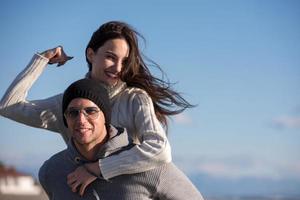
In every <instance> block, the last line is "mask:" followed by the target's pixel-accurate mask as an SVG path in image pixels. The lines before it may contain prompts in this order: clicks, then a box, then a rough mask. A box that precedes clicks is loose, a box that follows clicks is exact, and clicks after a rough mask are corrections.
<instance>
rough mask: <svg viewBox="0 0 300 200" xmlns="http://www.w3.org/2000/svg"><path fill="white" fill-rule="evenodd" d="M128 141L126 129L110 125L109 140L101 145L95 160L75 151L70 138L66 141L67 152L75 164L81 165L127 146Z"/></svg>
mask: <svg viewBox="0 0 300 200" xmlns="http://www.w3.org/2000/svg"><path fill="white" fill-rule="evenodd" d="M129 143H130V142H129V138H128V134H127V132H126V129H123V128H116V127H114V126H112V125H111V126H110V132H109V140H108V141H107V142H106V143H105V144H103V145H102V146H101V148H100V149H99V151H98V153H97V155H96V158H95V160H92V161H91V160H87V159H86V158H84V157H83V156H82V155H81V154H80V152H78V151H77V149H76V147H75V145H74V142H73V140H72V138H71V139H70V140H69V142H68V147H67V153H68V155H69V157H70V158H71V160H72V161H73V162H74V163H75V164H77V165H81V164H84V163H88V162H95V161H96V160H98V159H101V158H104V157H107V156H108V155H110V154H113V153H115V152H117V151H119V150H121V149H122V148H124V147H126V146H128V145H129Z"/></svg>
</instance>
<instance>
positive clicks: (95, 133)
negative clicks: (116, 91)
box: [39, 79, 203, 200]
mask: <svg viewBox="0 0 300 200" xmlns="http://www.w3.org/2000/svg"><path fill="white" fill-rule="evenodd" d="M62 111H63V114H64V123H65V125H66V126H67V127H68V129H69V130H70V132H71V134H72V135H71V139H70V141H69V143H68V147H67V149H65V150H63V151H61V152H59V153H57V154H55V155H54V156H52V157H51V158H50V159H49V160H47V161H46V162H45V163H44V164H43V166H42V167H41V169H40V171H39V179H40V183H41V184H42V186H43V188H44V189H45V191H46V193H47V194H48V196H49V199H54V200H59V199H61V200H62V199H64V200H65V199H72V200H76V199H101V200H103V199H109V200H133V199H136V200H144V199H174V200H177V199H178V200H182V199H185V200H186V199H191V200H197V199H199V200H202V199H203V198H202V196H201V194H200V192H199V191H198V190H197V189H196V188H195V186H194V185H193V184H192V183H191V182H190V181H189V180H188V179H187V177H186V176H185V175H184V174H183V173H182V172H180V171H179V170H178V169H177V168H176V167H175V166H174V165H173V164H172V163H169V164H165V165H162V166H161V167H158V168H155V169H153V170H149V171H146V172H142V173H137V174H128V175H120V176H117V177H114V178H112V179H110V180H105V179H102V178H101V177H96V175H95V176H91V177H93V178H92V179H91V180H90V182H91V184H89V185H88V186H87V187H86V189H85V192H84V195H83V196H82V197H81V196H80V195H78V194H77V193H76V188H77V187H79V186H80V183H78V182H76V181H74V182H72V178H68V181H67V176H68V174H70V173H71V172H72V171H74V170H75V169H76V168H77V167H79V166H83V167H84V166H85V164H87V163H91V162H95V161H97V160H98V159H100V158H104V157H108V156H110V155H113V154H117V153H119V152H121V151H122V150H125V149H128V148H130V147H131V146H132V145H133V144H132V143H131V142H130V140H129V138H128V135H127V133H126V132H125V130H124V129H121V128H115V127H114V126H112V125H110V103H109V98H108V94H107V91H106V89H105V88H104V87H102V86H100V84H99V83H98V82H97V81H95V80H90V79H81V80H79V81H76V82H74V83H73V84H71V85H70V86H69V87H68V88H67V90H66V91H65V92H64V96H63V108H62ZM120 167H121V166H120ZM87 170H88V169H87ZM88 171H89V170H88ZM74 180H77V179H76V178H74ZM71 188H73V189H71ZM74 188H75V191H74ZM72 190H73V191H72Z"/></svg>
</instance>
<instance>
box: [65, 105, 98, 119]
mask: <svg viewBox="0 0 300 200" xmlns="http://www.w3.org/2000/svg"><path fill="white" fill-rule="evenodd" d="M80 113H82V114H83V115H84V116H85V118H86V119H90V120H94V119H97V118H98V116H99V113H100V110H99V109H98V108H96V107H86V108H73V107H71V108H69V109H67V110H66V111H65V113H64V115H65V117H66V118H67V119H70V120H75V119H77V117H78V116H79V115H80Z"/></svg>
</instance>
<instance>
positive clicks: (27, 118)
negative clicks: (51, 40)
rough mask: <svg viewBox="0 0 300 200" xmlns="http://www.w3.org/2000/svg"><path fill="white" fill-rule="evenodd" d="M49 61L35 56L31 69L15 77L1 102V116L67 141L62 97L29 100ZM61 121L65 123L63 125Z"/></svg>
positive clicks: (29, 65)
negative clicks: (60, 134) (54, 133)
mask: <svg viewBox="0 0 300 200" xmlns="http://www.w3.org/2000/svg"><path fill="white" fill-rule="evenodd" d="M47 63H48V59H47V58H45V57H43V56H41V55H38V54H35V55H34V56H33V58H32V59H31V61H30V62H29V64H28V65H27V67H26V68H25V69H24V70H23V71H22V72H21V73H20V74H19V75H18V76H17V77H16V78H15V80H14V81H13V82H12V83H11V85H10V86H9V88H8V89H7V91H6V92H5V94H4V96H3V97H2V99H1V102H0V115H2V116H3V117H6V118H9V119H11V120H14V121H17V122H19V123H22V124H26V125H28V126H32V127H37V128H43V129H48V130H51V131H54V132H60V133H64V134H62V135H63V137H64V139H65V140H66V134H65V133H66V129H64V127H63V123H62V114H61V113H60V105H61V95H56V96H53V97H50V98H48V99H43V100H36V101H28V100H27V99H26V98H27V94H28V91H29V90H30V88H31V87H32V85H33V84H34V82H35V81H36V80H37V79H38V77H39V76H40V75H41V74H42V72H43V71H44V69H45V68H46V66H47ZM60 121H61V123H60Z"/></svg>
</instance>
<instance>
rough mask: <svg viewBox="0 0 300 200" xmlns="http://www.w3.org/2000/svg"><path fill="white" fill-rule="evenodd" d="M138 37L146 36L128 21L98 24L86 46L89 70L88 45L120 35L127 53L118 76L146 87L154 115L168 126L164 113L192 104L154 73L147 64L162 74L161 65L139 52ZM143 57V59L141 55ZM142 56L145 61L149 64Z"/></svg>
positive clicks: (94, 48) (103, 41) (166, 114)
mask: <svg viewBox="0 0 300 200" xmlns="http://www.w3.org/2000/svg"><path fill="white" fill-rule="evenodd" d="M138 37H140V38H141V39H142V40H143V41H145V38H144V37H143V36H142V35H141V34H140V33H138V32H137V31H136V30H135V29H133V28H132V27H131V26H130V25H128V24H126V23H124V22H120V21H110V22H107V23H105V24H103V25H102V26H100V27H99V28H98V29H97V30H96V31H95V32H94V33H93V35H92V37H91V39H90V41H89V43H88V45H87V47H86V51H85V54H86V61H87V63H88V67H89V71H91V69H92V65H91V63H90V62H89V60H88V58H87V49H88V48H91V49H93V51H95V52H96V51H97V50H98V48H99V47H101V46H102V45H103V44H104V43H105V42H106V41H107V40H111V39H116V38H121V39H125V40H126V41H127V43H128V45H129V55H128V59H127V60H126V63H125V64H124V67H123V68H122V72H121V80H122V81H124V82H126V84H127V85H128V86H132V87H137V88H141V89H143V90H145V91H146V92H147V93H148V95H149V96H150V97H151V99H152V101H153V105H154V110H155V114H156V117H157V119H158V120H159V121H160V122H161V123H162V124H163V125H164V126H166V127H167V125H168V124H167V116H169V115H175V114H178V113H181V112H182V111H184V110H185V109H186V108H190V107H193V105H191V104H190V103H189V102H187V101H186V100H185V99H184V98H183V97H182V96H181V95H180V94H179V93H178V92H176V91H174V90H173V89H172V88H171V86H172V84H171V83H170V82H169V81H168V80H167V81H165V80H163V79H159V78H157V77H154V76H153V75H152V74H151V72H150V70H149V68H148V66H150V65H151V66H154V67H157V68H158V69H159V70H160V72H162V74H163V75H164V72H163V70H162V69H161V67H160V66H159V65H158V64H157V63H155V62H153V61H152V60H150V59H148V58H146V57H145V56H143V55H142V54H141V53H140V50H139V46H138ZM143 58H144V59H143ZM144 60H147V61H148V63H149V64H148V65H147V64H146V62H145V61H144Z"/></svg>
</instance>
